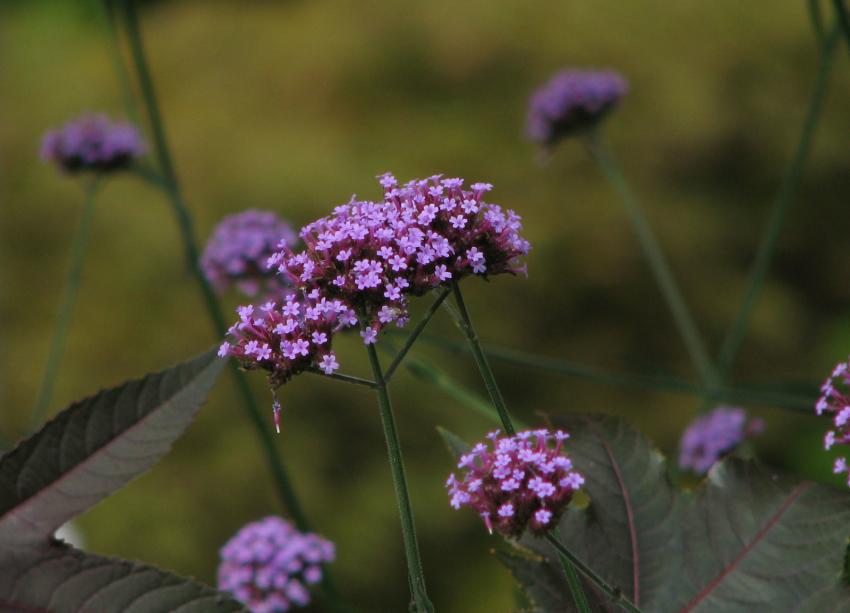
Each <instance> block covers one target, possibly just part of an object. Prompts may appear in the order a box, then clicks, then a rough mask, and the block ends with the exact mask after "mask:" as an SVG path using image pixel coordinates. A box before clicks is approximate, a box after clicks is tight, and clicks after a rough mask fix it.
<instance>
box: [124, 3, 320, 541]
mask: <svg viewBox="0 0 850 613" xmlns="http://www.w3.org/2000/svg"><path fill="white" fill-rule="evenodd" d="M124 8H125V11H124V21H125V24H126V27H127V34H128V38H129V42H130V50H131V55H132V59H133V64H134V66H135V69H136V73H137V76H138V79H139V85H140V88H141V92H142V97H143V99H144V108H145V110H146V112H147V115H148V120H149V121H150V125H151V130H152V132H153V142H154V148H155V151H156V158H157V160H158V162H159V166H160V169H161V173H162V178H163V180H164V185H163V190H164V191H165V193H166V195H167V197H168V199H169V202H170V203H171V209H172V212H173V214H174V217H175V219H176V220H177V225H178V228H179V230H180V236H181V239H182V242H183V249H184V253H185V257H186V264H187V266H188V267H189V270H190V271H191V272H192V276H193V277H194V278H195V280H196V281H197V283H198V286H199V287H200V289H201V293H202V295H203V298H204V304H205V306H206V309H207V313H208V315H209V317H210V319H211V321H212V324H213V330H214V332H215V334H216V336H217V337H219V338H223V337H224V336H225V334H226V333H227V324H226V322H225V319H224V315H223V313H222V310H221V307H220V305H219V303H218V299H217V297H216V295H215V293H214V292H213V289H212V287H211V286H210V284H209V282H208V281H207V279H206V277H205V276H204V274H203V272H202V271H201V269H200V267H199V265H198V255H199V252H198V247H197V243H196V241H195V232H194V228H193V223H192V217H191V214H190V213H189V209H188V207H187V206H186V203H185V201H184V200H183V196H182V194H181V191H180V184H179V182H178V179H177V175H176V173H175V171H174V165H173V164H172V162H171V155H170V153H169V149H168V143H167V140H166V137H165V128H164V125H163V121H162V116H161V115H160V112H159V105H158V104H157V99H156V94H155V90H154V85H153V80H152V78H151V75H150V71H149V69H148V65H147V60H146V59H145V53H144V46H143V44H142V36H141V31H140V28H139V21H138V16H137V14H136V8H135V4H134V2H132V0H131V1H127V2H125V3H124ZM230 364H231V367H232V368H231V370H232V372H233V376H234V379H235V380H236V385H237V388H238V390H239V393H240V394H241V396H242V399H243V402H244V406H245V408H246V410H247V412H248V416H249V418H250V420H251V423H252V424H253V426H254V429H255V431H256V434H257V437H258V438H259V440H260V444H261V446H262V448H263V451H264V453H265V456H266V461H267V463H268V465H269V468H270V470H271V471H272V475H273V477H274V479H275V483H276V485H277V490H278V494H279V495H280V498H281V500H282V502H283V503H284V505H285V506H286V508H287V510H288V511H289V513H290V515H292V519H293V520H294V521H295V523H296V525H297V526H298V528H299V529H300V530H302V531H306V530H309V529H310V526H309V522H308V521H307V517H306V515H305V514H304V512H303V510H302V509H301V505H300V504H299V503H298V500H297V498H296V497H295V493H294V491H293V489H292V485H291V483H290V481H289V477H288V475H287V473H286V471H285V469H284V467H283V464H282V462H281V460H280V458H279V457H278V455H277V452H276V450H275V446H274V440H273V437H272V434H271V430H270V428H269V427H268V424H267V422H266V420H265V419H264V418H263V416H262V413H261V412H260V409H259V407H258V406H257V403H256V401H255V399H254V396H253V394H252V393H251V388H250V386H249V385H248V381H247V379H246V378H245V376H244V374H243V373H242V372H241V371H240V370H239V369H238V367H237V365H236V363H235V362H233V361H231V363H230Z"/></svg>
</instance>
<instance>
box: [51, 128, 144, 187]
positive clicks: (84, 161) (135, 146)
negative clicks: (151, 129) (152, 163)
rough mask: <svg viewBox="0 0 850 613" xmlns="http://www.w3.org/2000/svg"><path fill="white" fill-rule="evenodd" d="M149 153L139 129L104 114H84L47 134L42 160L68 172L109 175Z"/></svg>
mask: <svg viewBox="0 0 850 613" xmlns="http://www.w3.org/2000/svg"><path fill="white" fill-rule="evenodd" d="M145 151H146V148H145V145H144V142H143V141H142V137H141V136H140V135H139V132H138V130H136V128H135V127H134V126H133V125H131V124H129V123H125V122H118V121H115V122H113V121H111V120H110V119H109V118H108V117H106V116H105V115H83V116H82V117H80V118H78V119H75V120H73V121H69V122H68V123H66V124H65V125H64V126H62V128H60V129H58V130H51V131H49V132H48V133H47V134H45V135H44V139H43V140H42V143H41V159H43V160H44V161H46V162H53V163H54V164H56V165H57V166H59V168H61V169H62V170H64V171H66V172H70V173H77V172H83V171H97V172H109V171H114V170H120V169H122V168H126V167H128V166H130V165H131V164H132V163H133V161H134V160H135V159H136V158H137V157H139V156H141V155H143V154H144V153H145Z"/></svg>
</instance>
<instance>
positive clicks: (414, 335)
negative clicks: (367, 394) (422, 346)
mask: <svg viewBox="0 0 850 613" xmlns="http://www.w3.org/2000/svg"><path fill="white" fill-rule="evenodd" d="M450 292H451V289H449V288H446V289H444V290H443V291H441V292H440V293H439V294H438V295H437V299H436V300H434V302H433V303H432V304H431V306H430V307H428V310H427V311H426V312H425V315H424V316H423V317H422V319H421V320H420V321H419V323H418V324H416V327H415V328H414V329H413V331H412V332H411V333H410V334H409V335H408V337H407V340H405V342H404V346H402V348H401V350H400V351H399V352H398V353H397V354H396V356H395V357H394V358H393V361H392V362H390V365H389V366H388V367H387V371H386V372H385V373H384V379H386V381H387V383H389V381H390V379H392V378H393V373H395V371H396V369H397V368H398V367H399V365H400V364H401V363H402V361H403V360H404V357H405V356H406V355H407V352H408V351H410V349H411V348H412V347H413V343H415V342H416V339H418V338H419V335H420V334H422V332H423V331H424V330H425V327H426V326H427V325H428V322H430V321H431V318H432V317H434V314H435V313H436V312H437V309H439V308H440V305H441V304H443V301H444V300H445V299H446V297H447V296H448V295H449V293H450Z"/></svg>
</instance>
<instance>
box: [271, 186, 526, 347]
mask: <svg viewBox="0 0 850 613" xmlns="http://www.w3.org/2000/svg"><path fill="white" fill-rule="evenodd" d="M379 182H380V184H381V186H382V187H383V188H384V199H383V201H379V202H370V201H358V200H354V199H352V200H351V201H350V202H348V203H347V204H343V205H340V206H337V207H336V208H335V209H334V212H333V213H332V214H331V215H329V216H327V217H324V218H322V219H319V220H317V221H315V222H313V223H311V224H309V225H307V226H305V227H304V228H303V229H302V230H301V238H302V239H303V240H304V243H305V245H306V248H305V249H304V250H303V251H300V252H297V253H296V252H294V251H293V250H291V249H283V250H281V251H280V252H279V253H277V254H275V255H274V256H272V258H271V259H270V260H269V262H270V264H274V265H277V266H278V269H279V271H280V272H281V274H282V275H284V276H285V277H286V278H288V279H289V280H290V281H291V282H292V283H293V284H294V285H295V286H296V287H298V288H300V289H301V290H302V291H304V292H309V291H312V290H315V289H317V290H319V291H320V293H321V295H322V296H323V297H325V298H327V299H328V300H332V299H338V300H342V301H343V303H344V304H346V305H347V306H348V307H349V308H350V309H352V310H353V311H355V312H361V311H362V312H364V313H365V321H364V322H362V323H363V324H364V325H365V326H367V329H366V330H364V331H363V334H362V336H363V340H364V342H366V343H373V342H374V341H375V338H376V336H377V333H378V332H379V331H380V330H381V328H382V327H383V326H385V325H387V324H389V323H391V322H392V323H395V324H396V325H398V326H399V327H401V326H403V325H404V324H405V323H406V322H407V320H408V312H407V298H408V297H409V296H421V295H423V294H425V293H427V292H428V291H430V290H431V289H433V288H436V287H438V286H441V285H444V284H446V283H448V282H450V281H457V280H459V279H461V278H463V277H465V276H469V275H480V276H484V277H489V276H491V275H497V274H502V273H512V274H516V273H519V272H525V267H524V266H523V265H522V264H521V263H520V261H519V260H520V257H521V256H523V255H525V254H527V253H528V250H529V249H530V244H529V243H528V241H526V240H525V239H523V238H522V237H521V236H520V231H521V230H522V224H521V223H520V217H519V216H518V215H517V214H516V213H514V212H513V211H511V210H503V209H502V208H501V207H499V206H497V205H495V204H489V203H487V202H485V201H484V194H485V193H486V192H487V191H489V190H490V189H492V187H493V186H492V185H490V184H489V183H474V184H472V185H471V186H470V188H469V189H468V190H467V189H463V183H464V181H463V179H458V178H449V179H445V178H443V177H442V175H435V176H432V177H429V178H428V179H421V180H413V181H409V182H408V183H406V184H405V185H399V184H398V181H397V180H396V178H395V177H394V176H393V175H391V174H389V173H387V174H384V175H382V176H381V177H379Z"/></svg>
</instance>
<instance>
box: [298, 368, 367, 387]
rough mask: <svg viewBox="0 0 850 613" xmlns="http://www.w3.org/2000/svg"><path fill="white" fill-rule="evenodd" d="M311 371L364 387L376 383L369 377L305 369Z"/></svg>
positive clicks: (321, 375) (327, 377)
mask: <svg viewBox="0 0 850 613" xmlns="http://www.w3.org/2000/svg"><path fill="white" fill-rule="evenodd" d="M306 372H309V373H312V374H314V375H319V376H320V377H325V378H326V379H336V380H337V381H342V382H343V383H353V384H354V385H365V386H366V387H371V388H372V389H374V388H376V387H377V384H376V383H375V382H374V381H372V380H370V379H362V378H360V377H355V376H353V375H344V374H342V373H331V374H326V373H324V372H322V371H321V370H319V369H318V368H311V369H310V370H308V371H306Z"/></svg>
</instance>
